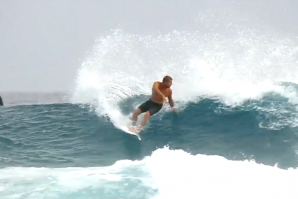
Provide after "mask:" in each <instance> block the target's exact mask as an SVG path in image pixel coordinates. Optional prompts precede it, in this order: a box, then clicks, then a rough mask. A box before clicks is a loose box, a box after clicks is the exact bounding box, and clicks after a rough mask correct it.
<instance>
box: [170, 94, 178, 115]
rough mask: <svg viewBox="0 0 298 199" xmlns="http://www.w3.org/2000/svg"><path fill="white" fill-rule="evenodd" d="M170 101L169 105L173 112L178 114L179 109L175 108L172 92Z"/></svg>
mask: <svg viewBox="0 0 298 199" xmlns="http://www.w3.org/2000/svg"><path fill="white" fill-rule="evenodd" d="M168 99H169V104H170V106H171V107H172V111H173V112H175V113H178V111H177V109H176V108H175V107H174V101H173V98H172V90H171V91H170V94H169V97H168Z"/></svg>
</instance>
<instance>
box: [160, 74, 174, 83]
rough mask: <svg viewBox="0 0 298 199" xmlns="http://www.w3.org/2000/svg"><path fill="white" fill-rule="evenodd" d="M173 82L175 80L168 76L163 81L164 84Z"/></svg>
mask: <svg viewBox="0 0 298 199" xmlns="http://www.w3.org/2000/svg"><path fill="white" fill-rule="evenodd" d="M171 80H173V78H172V77H170V76H168V75H166V76H164V78H163V79H162V82H168V81H171Z"/></svg>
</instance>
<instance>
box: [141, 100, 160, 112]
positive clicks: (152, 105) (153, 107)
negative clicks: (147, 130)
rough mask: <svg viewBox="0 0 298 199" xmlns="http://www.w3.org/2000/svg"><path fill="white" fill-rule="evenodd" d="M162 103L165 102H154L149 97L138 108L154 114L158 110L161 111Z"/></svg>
mask: <svg viewBox="0 0 298 199" xmlns="http://www.w3.org/2000/svg"><path fill="white" fill-rule="evenodd" d="M162 105H163V104H159V103H156V102H153V101H152V100H151V99H149V100H148V101H146V102H144V103H143V104H141V105H140V106H139V107H138V108H139V109H140V110H141V113H144V112H147V111H149V113H150V116H152V115H154V114H155V113H157V112H158V111H160V109H161V108H162Z"/></svg>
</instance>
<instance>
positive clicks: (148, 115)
mask: <svg viewBox="0 0 298 199" xmlns="http://www.w3.org/2000/svg"><path fill="white" fill-rule="evenodd" d="M150 116H151V115H150V112H149V111H147V112H146V113H145V115H144V118H143V121H142V122H141V126H140V127H139V129H140V130H141V129H142V128H143V127H144V126H145V125H146V123H147V122H148V120H149V117H150Z"/></svg>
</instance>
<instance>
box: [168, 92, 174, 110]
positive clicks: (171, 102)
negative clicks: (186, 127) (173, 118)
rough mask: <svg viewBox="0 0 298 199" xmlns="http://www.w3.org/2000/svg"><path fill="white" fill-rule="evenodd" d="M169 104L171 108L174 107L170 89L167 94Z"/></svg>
mask: <svg viewBox="0 0 298 199" xmlns="http://www.w3.org/2000/svg"><path fill="white" fill-rule="evenodd" d="M168 99H169V104H170V106H171V107H172V108H174V101H173V98H172V90H171V91H170V94H169V97H168Z"/></svg>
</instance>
